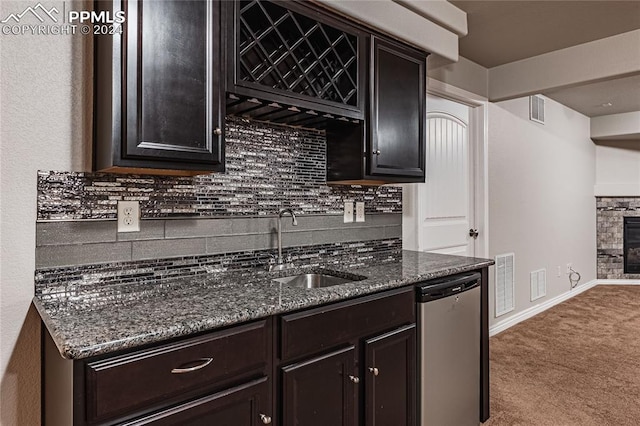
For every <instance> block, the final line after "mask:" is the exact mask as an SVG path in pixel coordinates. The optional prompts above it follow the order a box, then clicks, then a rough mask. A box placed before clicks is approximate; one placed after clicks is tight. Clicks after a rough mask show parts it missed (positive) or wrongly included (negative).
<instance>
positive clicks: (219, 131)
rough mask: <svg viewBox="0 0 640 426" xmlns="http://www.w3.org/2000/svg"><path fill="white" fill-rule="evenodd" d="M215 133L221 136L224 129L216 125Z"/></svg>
mask: <svg viewBox="0 0 640 426" xmlns="http://www.w3.org/2000/svg"><path fill="white" fill-rule="evenodd" d="M213 133H214V134H215V135H218V136H220V135H221V134H222V129H221V128H220V127H216V128H215V130H214V131H213Z"/></svg>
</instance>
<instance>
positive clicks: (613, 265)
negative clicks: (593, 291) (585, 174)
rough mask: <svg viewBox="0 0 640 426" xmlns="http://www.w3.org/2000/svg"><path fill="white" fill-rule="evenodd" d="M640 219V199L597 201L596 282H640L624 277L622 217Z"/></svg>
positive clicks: (598, 199) (639, 277) (598, 198)
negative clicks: (618, 280) (600, 280)
mask: <svg viewBox="0 0 640 426" xmlns="http://www.w3.org/2000/svg"><path fill="white" fill-rule="evenodd" d="M625 216H636V217H640V197H596V221H597V225H596V241H597V256H598V279H640V275H639V274H625V273H624V257H623V255H624V253H623V231H624V217H625Z"/></svg>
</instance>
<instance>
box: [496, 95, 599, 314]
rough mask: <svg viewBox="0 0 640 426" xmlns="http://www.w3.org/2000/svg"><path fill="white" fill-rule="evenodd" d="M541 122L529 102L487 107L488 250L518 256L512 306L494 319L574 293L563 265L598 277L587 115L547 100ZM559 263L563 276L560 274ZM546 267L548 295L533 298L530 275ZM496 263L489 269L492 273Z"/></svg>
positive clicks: (586, 279)
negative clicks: (533, 117) (533, 118)
mask: <svg viewBox="0 0 640 426" xmlns="http://www.w3.org/2000/svg"><path fill="white" fill-rule="evenodd" d="M545 104H546V111H545V118H546V122H545V124H544V125H541V124H538V123H535V122H533V121H530V120H529V99H528V98H520V99H514V100H511V101H505V102H498V103H492V104H490V105H489V153H488V157H489V169H488V173H489V233H490V234H489V252H490V255H491V256H496V255H499V254H505V253H515V262H516V264H515V309H514V310H513V311H512V312H510V313H509V314H507V315H503V316H500V317H499V318H495V315H494V312H495V310H494V308H493V302H494V300H495V295H494V294H493V293H494V289H495V285H494V284H493V281H492V284H491V285H490V289H491V295H490V303H491V305H492V306H491V310H490V312H491V315H490V322H491V324H494V323H496V322H497V321H501V320H504V319H506V318H509V317H510V316H513V315H517V314H518V313H519V312H522V311H523V310H525V309H527V308H529V307H532V306H535V305H537V304H539V303H542V302H545V301H546V300H548V299H551V298H553V297H554V296H558V295H560V294H563V293H566V292H569V291H570V288H571V287H570V283H569V279H568V276H567V275H566V274H565V273H564V271H566V264H567V263H572V264H573V268H574V269H575V270H576V271H578V272H579V273H580V274H581V275H582V279H581V281H580V285H582V284H585V283H588V282H589V281H592V280H594V279H595V278H596V229H595V223H596V217H595V216H596V206H595V201H596V200H595V197H594V196H593V185H594V183H595V146H594V144H593V142H592V141H591V139H590V138H589V118H588V117H586V116H584V115H582V114H579V113H577V112H576V111H573V110H571V109H569V108H567V107H565V106H563V105H561V104H559V103H557V102H555V101H553V100H551V99H548V98H547V99H546V102H545ZM558 267H560V270H561V274H560V276H559V277H558V274H557V271H558ZM542 268H544V269H546V270H547V280H546V284H547V291H546V296H545V297H544V298H542V299H538V300H536V301H533V302H532V301H531V285H530V273H531V272H532V271H536V270H539V269H542ZM495 269H496V268H492V273H493V271H495Z"/></svg>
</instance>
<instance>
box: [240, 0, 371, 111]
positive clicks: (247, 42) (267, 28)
mask: <svg viewBox="0 0 640 426" xmlns="http://www.w3.org/2000/svg"><path fill="white" fill-rule="evenodd" d="M231 9H232V10H230V12H229V13H230V14H231V15H230V20H232V21H233V22H234V28H233V33H232V34H231V36H230V37H229V50H228V54H229V70H230V73H229V77H228V78H229V80H228V90H229V91H230V92H234V93H235V94H239V95H244V96H251V97H256V98H258V99H262V100H268V101H273V102H280V103H282V104H284V105H292V106H295V107H301V108H305V109H312V110H315V111H318V112H322V113H332V114H337V115H340V116H344V117H351V118H356V119H363V118H364V104H365V101H364V100H365V92H366V89H365V84H366V83H365V78H366V74H365V73H366V55H367V53H366V50H367V47H366V46H367V45H366V43H367V35H366V34H365V33H364V32H362V31H360V30H358V29H356V28H355V27H354V26H352V25H346V24H345V23H343V22H342V21H341V20H339V19H336V18H332V17H329V16H328V15H326V14H324V13H322V12H320V11H318V10H316V9H315V8H313V7H310V6H308V5H302V4H297V3H294V2H270V1H260V0H241V1H237V2H235V4H234V6H233V7H232V8H231ZM289 114H291V112H289ZM266 119H270V117H266Z"/></svg>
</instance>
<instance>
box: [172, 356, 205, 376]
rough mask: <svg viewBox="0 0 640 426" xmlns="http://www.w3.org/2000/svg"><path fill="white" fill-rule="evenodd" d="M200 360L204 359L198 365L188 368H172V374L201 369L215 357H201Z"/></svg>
mask: <svg viewBox="0 0 640 426" xmlns="http://www.w3.org/2000/svg"><path fill="white" fill-rule="evenodd" d="M198 361H202V362H201V363H200V364H198V365H194V366H193V367H188V368H180V367H178V368H174V369H173V370H171V373H172V374H183V373H191V372H192V371H197V370H200V369H202V368H205V367H206V366H207V365H209V364H211V363H212V362H213V358H200V359H199V360H198Z"/></svg>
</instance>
